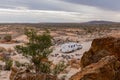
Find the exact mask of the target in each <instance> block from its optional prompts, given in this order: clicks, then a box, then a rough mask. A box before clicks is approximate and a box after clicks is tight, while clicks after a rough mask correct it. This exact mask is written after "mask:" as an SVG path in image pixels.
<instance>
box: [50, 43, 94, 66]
mask: <svg viewBox="0 0 120 80" xmlns="http://www.w3.org/2000/svg"><path fill="white" fill-rule="evenodd" d="M91 43H92V42H91V41H89V42H81V45H82V47H83V48H82V49H80V50H76V51H74V52H72V53H62V52H60V46H61V45H59V46H55V48H54V50H53V52H52V53H51V55H50V56H49V60H50V61H52V62H53V63H54V64H57V63H58V62H60V61H62V60H66V59H64V58H63V57H61V56H62V55H67V56H71V59H73V58H75V59H80V58H81V57H82V55H83V53H84V52H85V51H88V50H89V48H90V46H91ZM57 54H58V55H57ZM56 55H57V56H56ZM68 60H69V59H68Z"/></svg>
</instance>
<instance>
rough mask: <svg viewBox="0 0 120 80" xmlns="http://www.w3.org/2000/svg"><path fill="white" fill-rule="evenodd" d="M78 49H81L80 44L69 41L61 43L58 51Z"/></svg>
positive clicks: (64, 51)
mask: <svg viewBox="0 0 120 80" xmlns="http://www.w3.org/2000/svg"><path fill="white" fill-rule="evenodd" d="M78 49H82V45H80V44H79V43H74V42H69V43H65V44H63V45H61V48H60V51H61V52H63V53H70V52H73V51H75V50H78Z"/></svg>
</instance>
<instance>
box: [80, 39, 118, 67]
mask: <svg viewBox="0 0 120 80" xmlns="http://www.w3.org/2000/svg"><path fill="white" fill-rule="evenodd" d="M119 53H120V38H115V37H106V38H98V39H94V40H93V42H92V45H91V48H90V50H89V51H87V52H85V53H84V54H83V57H82V58H81V67H82V68H84V67H85V66H87V65H89V64H91V63H96V62H98V61H99V60H100V59H101V58H103V57H105V56H108V55H109V56H111V55H115V56H116V57H117V58H118V60H120V54H119Z"/></svg>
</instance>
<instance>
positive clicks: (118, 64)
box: [69, 56, 120, 80]
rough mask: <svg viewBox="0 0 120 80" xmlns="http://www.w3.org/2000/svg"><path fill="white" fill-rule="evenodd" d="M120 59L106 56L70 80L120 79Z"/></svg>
mask: <svg viewBox="0 0 120 80" xmlns="http://www.w3.org/2000/svg"><path fill="white" fill-rule="evenodd" d="M119 74H120V61H118V59H117V58H116V57H115V56H106V57H104V58H102V59H101V60H100V61H98V62H97V63H93V64H91V65H89V66H87V67H85V68H83V70H82V71H80V72H78V73H77V74H75V75H74V76H72V77H71V78H70V79H69V80H120V76H119Z"/></svg>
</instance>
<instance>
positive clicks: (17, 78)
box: [10, 67, 58, 80]
mask: <svg viewBox="0 0 120 80" xmlns="http://www.w3.org/2000/svg"><path fill="white" fill-rule="evenodd" d="M10 80H58V79H57V77H56V76H53V75H49V74H42V73H41V74H40V73H32V72H29V71H28V70H22V69H17V68H15V67H14V68H12V69H11V74H10Z"/></svg>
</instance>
